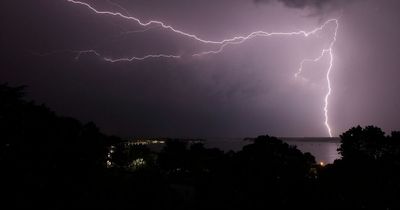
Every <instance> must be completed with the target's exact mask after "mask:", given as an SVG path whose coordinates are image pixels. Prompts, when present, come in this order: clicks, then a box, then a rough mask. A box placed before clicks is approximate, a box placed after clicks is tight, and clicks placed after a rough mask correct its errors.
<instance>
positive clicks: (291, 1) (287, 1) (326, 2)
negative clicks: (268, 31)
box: [254, 0, 356, 9]
mask: <svg viewBox="0 0 400 210" xmlns="http://www.w3.org/2000/svg"><path fill="white" fill-rule="evenodd" d="M254 1H255V2H256V3H263V2H266V3H270V2H274V1H278V2H281V3H283V4H284V5H285V6H287V7H290V8H299V9H303V8H307V7H310V8H317V9H323V8H329V9H338V8H341V7H343V6H345V5H346V4H349V3H352V2H354V1H356V0H254Z"/></svg>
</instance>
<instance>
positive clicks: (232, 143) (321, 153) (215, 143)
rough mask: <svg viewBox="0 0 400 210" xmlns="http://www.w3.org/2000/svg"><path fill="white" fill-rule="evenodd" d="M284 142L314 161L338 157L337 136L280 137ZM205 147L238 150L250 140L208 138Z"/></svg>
mask: <svg viewBox="0 0 400 210" xmlns="http://www.w3.org/2000/svg"><path fill="white" fill-rule="evenodd" d="M280 139H281V140H283V141H284V142H286V143H288V144H290V145H295V146H296V147H297V148H298V149H299V150H301V151H302V152H309V153H311V154H312V155H313V156H314V157H315V161H317V162H318V163H319V162H323V163H333V161H334V160H335V159H339V158H340V154H339V153H338V152H337V148H338V147H339V146H340V139H339V138H280ZM204 143H205V146H206V147H207V148H219V149H221V150H224V151H229V150H233V151H239V150H241V149H242V147H243V146H244V145H246V144H249V143H251V142H250V141H244V140H243V139H224V138H220V139H208V140H206V141H205V142H204Z"/></svg>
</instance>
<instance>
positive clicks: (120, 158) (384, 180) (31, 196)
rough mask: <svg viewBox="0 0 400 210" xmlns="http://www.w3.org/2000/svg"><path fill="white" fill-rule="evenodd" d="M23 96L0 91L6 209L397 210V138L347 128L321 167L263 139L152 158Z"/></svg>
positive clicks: (178, 147)
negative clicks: (235, 147)
mask: <svg viewBox="0 0 400 210" xmlns="http://www.w3.org/2000/svg"><path fill="white" fill-rule="evenodd" d="M21 91H22V88H11V87H8V86H6V85H1V86H0V139H1V144H0V164H1V173H0V182H1V190H2V195H1V198H0V201H1V203H0V205H1V206H2V207H3V208H4V209H6V208H5V207H7V209H8V208H21V207H24V208H36V207H39V208H41V209H43V208H45V209H64V208H65V209H70V208H86V207H90V208H129V209H144V208H147V209H210V208H222V209H400V199H399V197H400V170H399V169H400V133H399V132H393V133H392V134H391V135H385V134H384V133H383V132H382V131H381V130H380V129H379V128H377V127H373V126H368V127H365V128H361V127H355V128H352V129H350V130H349V131H347V132H345V133H343V134H342V135H341V145H340V147H339V152H340V154H341V155H342V158H341V159H340V160H336V161H335V162H334V163H333V164H329V165H326V166H321V165H318V164H316V163H315V159H314V157H313V156H312V155H311V154H309V153H302V152H301V151H300V150H298V149H297V148H295V147H293V146H289V145H288V144H286V143H284V142H282V141H281V140H279V139H277V138H274V137H270V136H259V137H257V138H255V139H251V140H249V141H251V143H250V144H248V145H246V146H244V147H243V148H242V149H241V150H239V151H236V152H223V151H221V150H219V149H206V148H204V146H203V145H202V144H201V143H194V144H188V142H185V141H180V140H174V139H169V140H168V141H167V142H166V145H165V147H164V148H163V149H162V150H161V151H160V152H157V153H156V152H152V151H151V150H150V149H148V148H147V147H146V146H143V145H135V144H131V143H126V142H122V141H121V139H119V138H118V137H113V136H107V135H104V134H102V133H101V132H100V131H99V130H98V128H97V127H96V126H95V124H93V123H88V124H82V123H80V122H79V121H77V120H75V119H72V118H65V117H59V116H57V115H56V114H54V113H53V112H52V111H50V110H49V109H48V108H47V107H45V106H38V105H36V104H35V103H33V102H28V101H26V100H24V99H23V94H22V92H21Z"/></svg>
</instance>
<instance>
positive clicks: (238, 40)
mask: <svg viewBox="0 0 400 210" xmlns="http://www.w3.org/2000/svg"><path fill="white" fill-rule="evenodd" d="M66 1H67V2H69V3H72V4H76V5H80V6H83V7H86V8H87V9H89V10H90V11H92V12H93V13H95V14H99V15H109V16H115V17H119V18H122V19H125V20H129V21H133V22H136V23H137V24H139V25H140V26H142V27H148V26H153V25H154V26H158V27H160V28H162V29H165V30H169V31H172V32H174V33H176V34H179V35H181V36H184V37H187V38H189V39H193V40H195V41H197V42H200V43H203V44H207V45H212V46H216V49H215V50H210V51H203V52H198V53H195V54H192V55H191V56H205V55H210V54H219V53H221V52H223V51H224V49H225V48H226V47H228V46H230V45H239V44H242V43H244V42H245V41H248V40H250V39H253V38H255V37H271V36H304V37H309V36H310V35H315V34H317V33H318V32H321V31H323V30H324V28H325V27H327V26H328V25H332V24H333V25H334V26H335V28H334V33H333V37H332V40H331V42H330V43H329V46H328V47H326V48H324V49H323V50H322V51H321V53H320V55H319V56H318V57H316V58H312V59H304V60H302V61H301V63H300V68H299V69H298V71H297V72H296V73H295V74H294V77H295V78H298V77H299V76H300V74H301V73H302V71H303V68H304V65H305V64H306V63H309V62H313V63H316V62H319V61H320V60H321V59H322V58H324V57H325V56H327V55H328V56H329V67H328V70H327V72H326V80H327V87H328V91H327V93H326V95H325V97H324V108H323V110H324V115H325V120H324V125H325V127H326V129H327V131H328V134H329V136H330V137H332V129H331V126H330V124H329V97H330V95H331V93H332V87H331V79H330V75H331V71H332V69H333V60H334V54H333V48H334V45H335V43H336V40H337V38H336V37H337V32H338V28H339V20H338V19H329V20H327V21H326V22H324V23H323V24H322V25H321V26H319V27H317V28H315V29H313V30H311V31H302V30H301V31H295V32H265V31H255V32H252V33H249V34H248V35H245V36H235V37H233V38H229V39H224V40H220V41H215V40H206V39H203V38H200V37H199V36H197V35H195V34H190V33H187V32H184V31H182V30H179V29H176V28H174V27H173V26H171V25H168V24H166V23H164V22H162V21H158V20H150V21H148V22H144V21H142V20H140V19H139V18H136V17H133V16H130V15H129V13H128V12H127V11H126V10H125V9H123V8H122V7H121V6H119V5H117V6H118V7H119V8H122V9H123V10H124V11H125V12H126V13H127V14H122V13H121V12H112V11H104V10H99V9H96V8H95V7H94V6H92V5H90V4H89V3H86V2H82V1H78V0H66ZM147 30H149V29H145V30H143V31H147ZM134 32H142V31H134ZM71 52H74V53H76V57H75V58H76V59H79V58H80V57H81V56H82V55H83V54H94V55H96V56H98V57H100V58H102V59H103V60H104V61H107V62H111V63H115V62H124V61H125V62H130V61H135V60H137V61H142V60H146V59H150V58H174V59H179V58H182V56H181V55H168V54H154V55H145V56H142V57H136V56H132V57H126V58H109V57H103V56H102V55H101V54H100V53H98V52H97V51H96V50H82V51H71Z"/></svg>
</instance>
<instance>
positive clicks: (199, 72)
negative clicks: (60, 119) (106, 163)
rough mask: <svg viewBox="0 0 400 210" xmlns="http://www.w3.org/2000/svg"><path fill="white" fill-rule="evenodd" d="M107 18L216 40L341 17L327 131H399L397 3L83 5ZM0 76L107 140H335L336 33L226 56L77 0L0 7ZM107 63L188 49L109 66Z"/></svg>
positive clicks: (267, 43) (258, 44)
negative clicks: (91, 125)
mask: <svg viewBox="0 0 400 210" xmlns="http://www.w3.org/2000/svg"><path fill="white" fill-rule="evenodd" d="M81 1H83V2H87V3H89V4H91V5H92V6H93V7H95V8H96V9H98V10H101V11H106V10H107V11H113V12H121V13H122V14H124V15H127V16H134V17H137V18H139V19H140V20H142V21H143V22H147V21H150V20H159V21H162V22H164V23H166V24H168V25H171V26H173V27H174V28H175V29H178V30H181V31H184V32H187V33H190V34H195V35H196V36H198V37H200V38H202V39H206V40H217V41H220V40H224V39H226V38H232V37H234V36H239V35H247V34H249V33H251V32H253V31H258V30H263V31H266V32H293V31H301V30H305V31H310V30H313V29H314V28H316V27H319V26H321V25H322V24H323V23H324V22H325V21H327V20H329V19H331V18H339V28H338V34H337V41H336V43H335V45H334V47H333V54H334V62H333V68H332V70H331V75H330V78H331V82H332V84H331V86H332V93H331V95H330V97H329V107H328V108H329V112H328V115H329V124H330V126H331V128H332V132H333V135H334V136H338V135H339V134H341V133H342V132H344V131H346V130H347V129H349V128H350V127H352V126H355V125H358V124H360V125H370V124H373V125H376V126H380V127H382V128H383V129H384V130H385V131H390V130H400V109H399V107H400V94H399V90H400V82H399V78H400V68H399V67H400V59H399V56H400V41H399V38H400V27H399V26H400V25H399V20H400V13H399V11H400V1H398V0H364V1H363V0H358V1H357V0H354V1H345V0H335V1H334V0H281V1H275V0H264V1H263V0H257V1H254V0H190V1H189V0H168V1H166V0H112V1H111V0H81ZM0 8H1V11H2V12H1V14H0V24H1V30H0V46H1V49H2V50H1V60H0V65H1V66H0V82H1V83H5V82H8V83H9V84H11V85H27V86H28V89H27V92H28V98H30V99H34V100H35V101H36V102H38V103H45V104H46V105H48V106H49V107H50V108H51V109H53V110H54V111H55V112H57V113H59V114H61V115H65V116H71V117H75V118H78V119H80V120H82V121H84V122H86V121H94V122H95V123H96V124H97V125H98V126H99V127H100V128H101V129H102V130H103V131H105V132H106V133H109V134H116V135H120V136H123V137H127V136H137V137H138V136H143V137H144V136H146V137H150V136H163V137H200V138H213V137H247V136H257V135H261V134H270V135H275V136H288V137H289V136H328V132H327V129H326V127H325V125H324V110H323V108H324V97H325V95H326V93H327V90H328V88H327V80H326V73H327V69H328V64H329V59H328V57H324V58H322V59H321V60H320V61H319V62H316V63H307V64H306V65H304V69H303V73H302V76H301V78H300V79H299V78H297V79H296V78H295V77H294V74H295V73H296V72H297V70H298V69H299V64H300V63H301V61H302V60H303V59H307V58H316V57H318V55H319V54H320V53H321V50H322V49H324V48H325V47H326V46H327V45H329V42H330V40H331V39H332V33H333V26H332V25H328V26H326V27H325V28H324V29H323V30H322V31H321V32H320V33H318V34H316V35H313V36H309V37H304V36H301V35H296V36H271V37H256V38H253V39H251V40H248V41H246V42H244V43H242V44H238V45H230V46H228V47H226V48H225V49H224V51H223V52H222V53H220V54H215V55H205V56H200V57H193V56H191V55H192V54H194V53H198V52H202V51H209V50H216V49H217V48H218V47H216V46H215V45H212V44H204V43H201V42H198V41H196V40H193V39H191V38H189V37H186V36H183V35H180V34H177V33H174V32H172V31H171V30H166V29H163V28H161V27H160V26H159V25H157V24H152V25H149V26H147V27H142V26H140V25H139V24H138V23H137V22H135V21H129V20H126V19H123V18H120V17H116V16H110V15H100V14H95V13H94V12H93V11H91V10H90V9H88V8H87V7H85V6H82V5H77V4H73V3H71V2H68V1H67V0H2V1H1V2H0ZM79 50H96V52H98V53H100V54H101V56H104V57H106V58H113V59H117V58H120V57H132V56H137V57H143V56H145V55H147V54H169V55H179V56H181V57H180V58H178V59H176V58H149V59H146V60H143V61H131V62H116V63H111V62H107V61H105V60H103V59H102V57H99V56H96V55H95V54H93V53H83V54H78V53H77V52H78V51H79Z"/></svg>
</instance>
